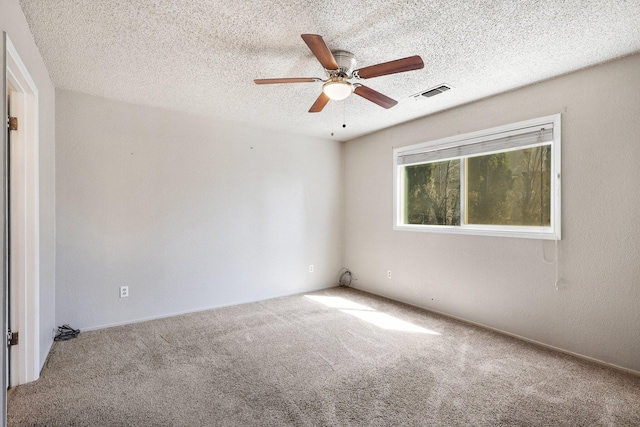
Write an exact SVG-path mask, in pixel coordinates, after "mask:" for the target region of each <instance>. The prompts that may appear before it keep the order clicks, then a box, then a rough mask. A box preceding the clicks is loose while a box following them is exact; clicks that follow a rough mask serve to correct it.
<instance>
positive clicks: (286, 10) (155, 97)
mask: <svg viewBox="0 0 640 427" xmlns="http://www.w3.org/2000/svg"><path fill="white" fill-rule="evenodd" d="M20 4H21V6H22V9H23V11H24V13H25V16H26V17H27V21H28V23H29V25H30V27H31V31H32V32H33V35H34V37H35V40H36V43H37V44H38V47H39V48H40V52H41V54H42V57H43V58H44V61H45V63H46V65H47V67H48V68H49V71H50V73H51V78H52V80H53V82H54V84H55V85H56V87H59V88H63V89H69V90H73V91H78V92H84V93H88V94H92V95H98V96H104V97H109V98H115V99H119V100H123V101H128V102H133V103H138V104H146V105H152V106H159V107H164V108H169V109H175V110H180V111H187V112H191V113H196V114H200V115H204V116H208V117H215V118H219V119H224V120H231V121H235V122H238V123H239V124H245V123H246V124H253V125H256V126H261V127H267V128H274V129H280V130H285V131H291V132H296V133H302V134H307V135H313V136H319V137H325V138H333V139H338V140H348V139H352V138H354V137H357V136H360V135H363V134H366V133H370V132H373V131H375V130H379V129H382V128H385V127H388V126H391V125H394V124H397V123H401V122H404V121H407V120H411V119H413V118H417V117H420V116H424V115H427V114H430V113H434V112H436V111H440V110H443V109H446V108H450V107H453V106H456V105H460V104H463V103H466V102H470V101H473V100H476V99H480V98H483V97H486V96H489V95H492V94H496V93H499V92H503V91H505V90H509V89H513V88H516V87H520V86H523V85H527V84H530V83H533V82H536V81H540V80H543V79H547V78H549V77H553V76H556V75H559V74H564V73H567V72H570V71H573V70H576V69H580V68H583V67H586V66H589V65H593V64H596V63H600V62H603V61H606V60H609V59H612V58H615V57H619V56H622V55H626V54H629V53H632V52H637V51H640V1H638V0H628V1H625V0H592V1H591V0H563V1H559V0H538V1H534V0H530V1H512V0H507V1H498V0H494V1H471V0H458V1H433V0H432V1H426V0H350V1H335V0H325V1H317V0H314V1H311V0H260V1H255V0H254V1H251V0H249V1H237V0H234V1H231V0H217V1H214V0H190V1H176V0H21V1H20ZM302 33H314V34H320V35H322V36H323V37H324V40H325V42H326V43H327V45H328V47H329V48H330V49H341V50H348V51H350V52H352V53H354V54H355V56H356V59H357V61H358V64H357V67H356V68H362V67H365V66H368V65H373V64H377V63H380V62H386V61H390V60H394V59H398V58H402V57H406V56H411V55H416V54H417V55H420V56H422V58H423V60H424V62H425V68H424V69H422V70H418V71H410V72H407V73H402V74H396V75H391V76H383V77H378V78H374V79H368V80H364V81H362V83H364V84H366V85H367V86H369V87H371V88H372V89H375V90H377V91H379V92H382V93H384V94H385V95H388V96H390V97H392V98H394V99H396V100H398V101H399V103H398V105H396V106H395V107H393V108H391V109H389V110H385V109H383V108H381V107H379V106H377V105H375V104H373V103H371V102H369V101H367V100H365V99H363V98H361V97H359V96H354V95H352V96H350V97H349V98H347V99H346V100H345V101H338V102H334V101H332V102H330V103H329V105H327V107H326V108H325V109H324V111H322V112H321V113H316V114H311V113H308V112H307V111H308V109H309V107H310V106H311V104H313V102H314V101H315V99H316V98H317V96H318V95H319V93H320V91H321V83H300V84H287V85H261V86H258V85H255V84H254V83H253V79H254V78H274V77H322V78H324V77H325V76H324V72H323V69H322V67H321V66H320V64H319V63H318V62H317V60H316V59H315V57H314V56H313V55H312V54H311V52H310V51H309V49H308V48H307V46H306V45H305V43H304V41H303V40H302V39H301V38H300V34H302ZM440 83H448V84H449V85H451V86H452V87H453V90H450V91H448V92H445V93H443V94H441V95H438V96H436V97H433V98H425V97H421V98H420V99H414V98H412V97H411V95H412V94H415V93H418V92H421V91H423V90H425V89H428V88H431V87H433V86H435V85H438V84H440ZM604 83H606V82H603V84H604ZM343 123H344V124H346V127H345V128H343V126H342V125H343ZM332 134H333V136H332Z"/></svg>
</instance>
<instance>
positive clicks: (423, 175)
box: [405, 145, 551, 227]
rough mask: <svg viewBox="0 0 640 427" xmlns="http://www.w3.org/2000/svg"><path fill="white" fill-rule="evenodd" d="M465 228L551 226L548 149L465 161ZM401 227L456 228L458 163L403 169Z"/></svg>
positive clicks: (517, 151) (478, 157) (428, 164)
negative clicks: (436, 226) (403, 206)
mask: <svg viewBox="0 0 640 427" xmlns="http://www.w3.org/2000/svg"><path fill="white" fill-rule="evenodd" d="M464 161H465V169H466V170H465V174H466V181H465V182H466V199H465V200H466V205H465V209H466V221H465V223H466V224H494V225H514V226H544V227H547V226H549V225H550V223H551V206H550V202H551V146H550V145H544V146H540V147H535V148H527V149H523V150H515V151H508V152H502V153H496V154H489V155H484V156H476V157H469V158H466V159H465V160H464ZM405 174H406V175H405V180H406V181H405V182H406V186H405V191H406V194H405V203H406V206H405V215H406V217H405V223H406V224H426V225H460V160H459V159H455V160H447V161H442V162H432V163H425V164H419V165H413V166H407V167H406V168H405Z"/></svg>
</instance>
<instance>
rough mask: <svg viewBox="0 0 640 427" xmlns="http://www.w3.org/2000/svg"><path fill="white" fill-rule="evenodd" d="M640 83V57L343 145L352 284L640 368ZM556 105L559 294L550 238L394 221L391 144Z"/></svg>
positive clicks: (545, 111) (540, 112) (536, 113)
mask: <svg viewBox="0 0 640 427" xmlns="http://www.w3.org/2000/svg"><path fill="white" fill-rule="evenodd" d="M639 83H640V55H635V56H631V57H627V58H623V59H621V60H617V61H615V62H611V63H607V64H604V65H600V66H597V67H593V68H590V69H586V70H582V71H580V72H577V73H573V74H570V75H566V76H562V77H559V78H555V79H553V80H549V81H546V82H543V83H540V84H536V85H532V86H529V87H526V88H523V89H519V90H515V91H512V92H509V93H505V94H502V95H499V96H495V97H492V98H489V99H485V100H482V101H479V102H476V103H473V104H469V105H466V106H462V107H459V108H455V109H452V110H449V111H445V112H443V113H440V114H436V115H432V116H429V117H425V118H423V119H420V120H416V121H413V122H410V123H406V124H403V125H400V126H396V127H393V128H389V129H386V130H384V131H381V132H377V133H375V134H372V135H370V136H365V137H363V138H360V139H357V140H354V141H351V142H348V143H347V144H346V146H345V171H346V172H345V173H346V176H345V180H346V187H345V201H346V202H345V203H346V205H345V209H346V217H345V233H346V234H345V249H344V250H345V258H344V261H345V262H344V264H345V266H346V267H348V268H350V269H352V270H353V272H354V274H355V275H356V276H357V277H358V281H357V282H356V286H357V287H359V288H361V289H364V290H368V291H371V292H374V293H379V294H382V295H386V296H390V297H392V298H396V299H399V300H404V301H407V302H410V303H413V304H416V305H420V306H422V307H426V308H429V309H432V310H435V311H439V312H443V313H446V314H449V315H453V316H457V317H460V318H463V319H466V320H469V321H472V322H476V323H480V324H484V325H487V326H490V327H493V328H497V329H500V330H503V331H506V332H509V333H512V334H516V335H519V336H522V337H526V338H528V339H531V340H536V341H539V342H542V343H545V344H547V345H551V346H556V347H559V348H562V349H564V350H567V351H570V352H575V353H578V354H580V355H584V356H587V357H592V358H595V359H598V360H601V361H604V362H607V363H611V364H615V365H618V366H621V367H625V368H629V369H633V370H636V371H640V339H639V338H638V332H639V331H640V262H639V258H640V257H639V254H640V221H639V220H638V213H639V212H640V195H639V192H638V185H639V183H640V167H639V165H640V84H639ZM441 96H446V94H444V95H441ZM423 102H428V100H425V101H423ZM555 113H562V170H563V177H562V210H563V211H562V213H563V223H562V227H563V228H562V231H563V238H562V241H560V242H559V254H560V257H559V258H560V279H561V284H560V289H559V291H557V292H556V290H555V287H554V276H555V267H554V266H553V265H549V264H547V263H545V260H546V261H552V260H553V258H554V243H553V242H549V241H546V242H542V241H539V240H528V239H515V238H498V237H495V238H494V237H479V236H464V235H442V234H430V233H415V232H406V231H393V230H392V203H393V200H392V164H393V158H392V149H393V147H399V146H405V145H410V144H414V143H418V142H423V141H429V140H434V139H438V138H443V137H447V136H451V135H455V134H458V133H466V132H471V131H476V130H482V129H486V128H490V127H493V126H498V125H503V124H508V123H513V122H517V121H521V120H526V119H532V118H536V117H541V116H546V115H550V114H555ZM389 269H390V270H392V272H393V278H392V279H387V278H386V271H387V270H389Z"/></svg>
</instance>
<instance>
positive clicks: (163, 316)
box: [82, 285, 336, 332]
mask: <svg viewBox="0 0 640 427" xmlns="http://www.w3.org/2000/svg"><path fill="white" fill-rule="evenodd" d="M335 286H336V285H329V286H322V287H319V288H312V289H307V290H305V291H303V292H285V293H281V294H275V295H271V296H269V297H267V298H259V299H254V300H247V301H235V302H232V303H228V304H220V305H215V306H209V307H199V308H195V309H191V310H184V311H176V312H171V313H167V314H159V315H157V316H150V317H143V318H138V319H132V320H125V321H122V322H115V323H108V324H104V325H97V326H89V327H83V328H82V331H83V332H89V331H98V330H100V329H107V328H115V327H117V326H125V325H133V324H135V323H142V322H148V321H150V320H158V319H166V318H168V317H174V316H181V315H183V314H190V313H198V312H201V311H207V310H215V309H217V308H224V307H232V306H235V305H242V304H251V303H253V302H259V301H268V300H270V299H274V298H282V297H289V296H294V295H301V294H306V293H309V292H318V291H323V290H325V289H331V288H333V287H335Z"/></svg>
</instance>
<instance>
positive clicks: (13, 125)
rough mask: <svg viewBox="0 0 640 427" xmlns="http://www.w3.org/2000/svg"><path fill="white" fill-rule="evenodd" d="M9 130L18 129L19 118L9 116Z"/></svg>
mask: <svg viewBox="0 0 640 427" xmlns="http://www.w3.org/2000/svg"><path fill="white" fill-rule="evenodd" d="M9 130H18V118H17V117H11V116H9Z"/></svg>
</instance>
